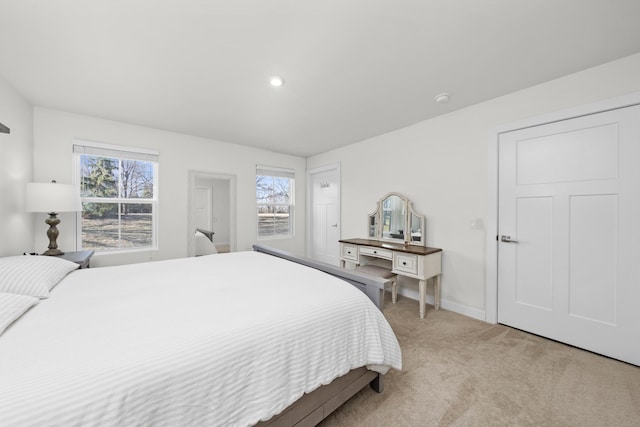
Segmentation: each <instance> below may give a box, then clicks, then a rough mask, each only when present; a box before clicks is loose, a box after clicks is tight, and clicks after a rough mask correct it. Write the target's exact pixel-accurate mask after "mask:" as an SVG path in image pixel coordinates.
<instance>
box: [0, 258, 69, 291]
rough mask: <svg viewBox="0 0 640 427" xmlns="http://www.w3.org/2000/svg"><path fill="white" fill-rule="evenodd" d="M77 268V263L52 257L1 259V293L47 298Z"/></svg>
mask: <svg viewBox="0 0 640 427" xmlns="http://www.w3.org/2000/svg"><path fill="white" fill-rule="evenodd" d="M77 268H78V264H76V263H75V262H71V261H67V260H66V259H62V258H57V257H51V256H12V257H6V258H0V292H8V293H12V294H21V295H31V296H33V297H38V298H47V297H48V296H49V291H50V290H51V289H53V287H54V286H55V285H57V284H58V282H59V281H60V280H62V279H63V278H64V276H66V275H67V274H69V272H71V271H73V270H75V269H77Z"/></svg>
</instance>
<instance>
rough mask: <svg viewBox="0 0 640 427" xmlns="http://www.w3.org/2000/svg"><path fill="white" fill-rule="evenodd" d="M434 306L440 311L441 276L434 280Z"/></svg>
mask: <svg viewBox="0 0 640 427" xmlns="http://www.w3.org/2000/svg"><path fill="white" fill-rule="evenodd" d="M433 299H434V301H433V305H435V306H436V310H440V275H439V274H438V275H437V276H435V277H434V278H433Z"/></svg>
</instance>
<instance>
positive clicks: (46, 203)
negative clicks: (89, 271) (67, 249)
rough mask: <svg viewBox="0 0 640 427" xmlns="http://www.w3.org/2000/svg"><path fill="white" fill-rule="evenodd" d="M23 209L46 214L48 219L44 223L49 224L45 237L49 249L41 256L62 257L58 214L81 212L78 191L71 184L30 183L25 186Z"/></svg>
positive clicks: (52, 182) (53, 182)
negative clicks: (59, 242)
mask: <svg viewBox="0 0 640 427" xmlns="http://www.w3.org/2000/svg"><path fill="white" fill-rule="evenodd" d="M25 209H26V210H27V212H46V213H48V214H49V218H47V220H46V221H45V222H46V223H47V224H49V230H47V237H49V249H48V250H47V251H45V252H44V253H43V254H42V255H63V254H64V252H62V251H61V250H60V249H58V243H57V242H56V241H57V239H58V228H57V227H56V226H57V225H58V224H60V219H59V218H58V214H59V213H60V212H74V211H80V210H82V203H81V202H80V190H79V189H78V187H77V186H75V185H71V184H57V183H56V182H55V181H51V182H50V183H42V182H31V183H28V184H27V191H26V194H25Z"/></svg>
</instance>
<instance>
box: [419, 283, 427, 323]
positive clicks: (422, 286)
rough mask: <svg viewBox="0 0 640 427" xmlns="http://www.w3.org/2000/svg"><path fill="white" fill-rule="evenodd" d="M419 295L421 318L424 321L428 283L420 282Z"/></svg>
mask: <svg viewBox="0 0 640 427" xmlns="http://www.w3.org/2000/svg"><path fill="white" fill-rule="evenodd" d="M419 286H420V288H419V294H420V318H421V319H424V312H425V302H426V299H427V281H426V280H420V282H419Z"/></svg>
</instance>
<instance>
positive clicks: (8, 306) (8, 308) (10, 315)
mask: <svg viewBox="0 0 640 427" xmlns="http://www.w3.org/2000/svg"><path fill="white" fill-rule="evenodd" d="M38 302H40V300H39V299H38V298H34V297H30V296H28V295H18V294H6V293H4V292H0V335H2V333H3V332H4V330H5V329H7V327H8V326H9V325H10V324H12V323H13V322H14V321H15V320H16V319H17V318H18V317H20V316H22V314H23V313H24V312H25V311H27V310H28V309H29V308H30V307H31V306H32V305H35V304H37V303H38Z"/></svg>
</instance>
